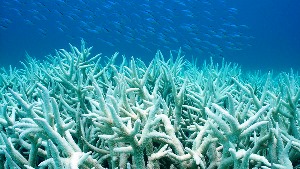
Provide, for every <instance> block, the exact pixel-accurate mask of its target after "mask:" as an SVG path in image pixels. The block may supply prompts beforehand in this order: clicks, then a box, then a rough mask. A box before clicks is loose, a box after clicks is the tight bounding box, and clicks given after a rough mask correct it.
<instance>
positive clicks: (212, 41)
mask: <svg viewBox="0 0 300 169" xmlns="http://www.w3.org/2000/svg"><path fill="white" fill-rule="evenodd" d="M299 9H300V1H297V0H285V1H282V0H264V1H259V0H245V1H233V0H229V1H225V0H152V1H150V0H139V1H137V0H126V1H123V0H117V1H112V0H110V1H103V0H51V1H49V0H2V1H0V67H7V66H8V65H13V66H19V65H20V64H19V62H20V61H24V59H25V53H26V52H27V53H28V54H29V55H30V56H32V57H36V58H39V59H43V58H44V57H45V56H46V55H48V54H54V53H55V52H54V50H55V49H62V48H64V49H68V48H69V43H71V44H72V45H75V46H78V47H79V45H80V40H81V39H84V40H85V41H86V42H87V44H88V46H93V47H94V49H93V53H94V54H96V53H103V54H104V55H107V56H110V55H112V54H113V53H114V52H115V51H119V52H120V53H121V54H125V55H126V56H127V57H128V58H130V57H131V56H134V57H138V58H141V59H142V60H144V61H149V60H151V59H152V58H153V57H154V54H155V53H156V51H157V50H158V49H159V50H162V52H163V53H165V55H166V56H167V55H168V53H169V51H170V50H178V49H179V48H180V47H181V48H182V50H183V51H184V53H185V55H186V56H185V57H186V58H187V59H194V58H197V59H198V60H204V59H208V58H210V57H212V58H214V59H215V60H220V59H222V58H225V60H227V61H232V62H236V63H238V64H240V65H241V66H242V67H243V68H245V69H250V70H265V71H268V70H275V71H289V69H290V68H293V69H295V70H300V66H299V65H300V31H299V30H300V10H299Z"/></svg>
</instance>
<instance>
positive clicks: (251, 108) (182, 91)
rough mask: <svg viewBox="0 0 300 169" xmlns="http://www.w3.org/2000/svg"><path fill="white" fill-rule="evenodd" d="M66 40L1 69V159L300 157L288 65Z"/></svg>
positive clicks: (175, 161) (286, 161)
mask: <svg viewBox="0 0 300 169" xmlns="http://www.w3.org/2000/svg"><path fill="white" fill-rule="evenodd" d="M70 46H71V50H70V51H69V52H68V51H66V50H64V49H61V50H57V51H56V54H55V55H54V56H48V58H47V61H43V62H41V61H38V60H36V59H34V58H31V57H28V58H27V61H26V62H24V63H23V66H24V68H23V69H13V68H11V69H9V70H4V69H3V70H2V73H1V75H0V91H1V92H0V126H1V129H0V130H1V136H0V161H1V164H0V165H1V166H0V168H22V169H23V168H27V169H33V168H40V169H42V168H57V169H61V168H67V169H75V168H83V169H84V168H95V169H101V168H123V169H131V168H136V169H142V168H149V169H151V168H154V169H159V168H173V169H175V168H180V169H184V168H199V169H200V168H201V169H206V168H208V169H214V168H220V169H221V168H224V169H226V168H239V169H242V168H244V169H246V168H287V169H291V168H293V167H295V168H296V167H299V159H300V129H299V124H300V117H299V115H300V112H299V110H300V88H299V85H300V78H299V76H298V75H297V74H296V73H294V72H293V71H291V72H290V73H281V74H279V75H277V76H274V75H273V74H272V73H268V74H262V73H260V72H255V73H249V74H243V72H242V71H241V68H240V67H239V66H238V65H236V64H231V63H226V62H225V61H223V62H222V63H219V64H217V63H213V61H212V60H211V61H210V62H209V63H207V62H204V64H203V66H202V68H201V69H199V68H198V67H197V66H196V64H195V63H192V62H188V61H185V60H184V58H183V56H182V54H181V51H180V50H179V51H178V52H176V53H174V52H173V53H172V52H171V53H170V59H167V60H166V59H165V58H164V57H163V55H162V53H161V52H160V51H158V52H157V53H156V55H155V58H154V59H153V60H152V62H150V64H149V65H148V66H147V65H146V64H145V63H144V62H143V61H141V60H139V59H135V58H131V59H130V60H127V59H126V58H125V57H124V56H123V57H122V56H118V55H119V54H118V53H115V54H114V55H113V56H112V57H111V58H107V57H101V54H98V55H95V56H91V55H90V51H91V49H92V48H87V47H86V46H85V42H84V41H82V46H81V49H78V48H76V47H74V46H72V45H70ZM102 58H105V59H102ZM117 62H118V64H116V63H117Z"/></svg>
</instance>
